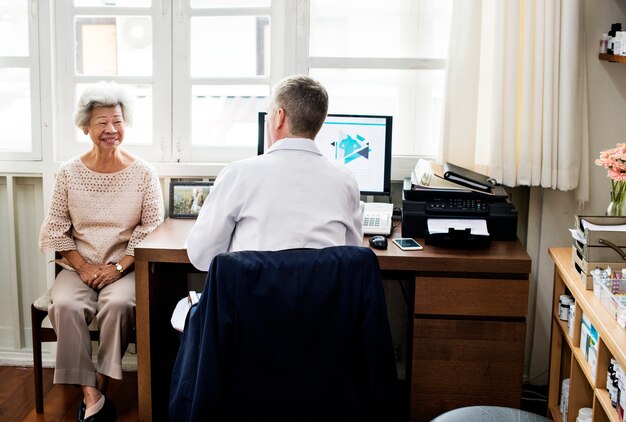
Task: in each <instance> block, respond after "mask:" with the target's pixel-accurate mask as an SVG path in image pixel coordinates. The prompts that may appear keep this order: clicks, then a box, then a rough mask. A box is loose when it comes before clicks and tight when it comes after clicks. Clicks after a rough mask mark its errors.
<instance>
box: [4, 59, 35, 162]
mask: <svg viewBox="0 0 626 422" xmlns="http://www.w3.org/2000/svg"><path fill="white" fill-rule="evenodd" d="M0 127H1V128H2V130H0V150H3V151H15V152H17V151H19V152H31V151H32V148H33V145H32V144H33V143H32V131H31V115H30V71H29V70H28V69H8V68H7V69H0Z"/></svg>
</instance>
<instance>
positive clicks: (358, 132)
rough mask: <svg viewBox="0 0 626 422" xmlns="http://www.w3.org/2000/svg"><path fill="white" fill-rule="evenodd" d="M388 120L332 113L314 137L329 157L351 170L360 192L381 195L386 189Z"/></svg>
mask: <svg viewBox="0 0 626 422" xmlns="http://www.w3.org/2000/svg"><path fill="white" fill-rule="evenodd" d="M386 131H387V121H386V119H385V118H384V117H381V116H346V115H332V114H329V115H328V117H327V119H326V121H325V122H324V124H323V125H322V128H321V130H320V131H319V133H318V134H317V136H316V137H315V143H316V144H317V146H318V148H319V149H320V151H321V152H322V154H324V155H325V156H326V157H328V158H330V159H332V160H334V161H336V162H337V163H339V164H341V165H343V166H346V167H347V168H349V169H350V170H351V171H352V173H353V174H354V175H355V177H356V179H357V182H358V183H359V188H360V190H361V192H382V191H384V188H385V183H386V182H385V180H386V177H387V176H386V172H385V149H386V148H385V147H386V142H387V141H389V142H391V140H390V139H389V140H387V138H386Z"/></svg>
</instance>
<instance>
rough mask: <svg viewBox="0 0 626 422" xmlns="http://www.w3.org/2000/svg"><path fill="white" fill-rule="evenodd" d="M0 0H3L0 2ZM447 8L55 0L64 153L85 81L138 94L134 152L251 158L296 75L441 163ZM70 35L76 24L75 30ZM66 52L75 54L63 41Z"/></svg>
mask: <svg viewBox="0 0 626 422" xmlns="http://www.w3.org/2000/svg"><path fill="white" fill-rule="evenodd" d="M0 1H1V0H0ZM451 2H452V0H444V1H442V0H389V1H385V2H380V1H378V0H341V1H336V0H297V1H293V0H273V1H271V0H159V1H151V0H125V1H121V0H73V3H72V2H70V1H67V2H57V4H56V25H57V27H56V51H57V54H56V55H57V57H56V63H57V68H56V74H57V75H58V78H57V79H58V80H59V88H58V97H57V99H56V100H57V101H56V104H57V107H58V110H60V112H59V116H58V131H57V133H58V135H57V137H58V139H59V142H61V143H62V144H63V145H62V146H61V148H58V151H59V153H58V155H59V156H58V157H56V159H58V160H63V159H67V158H69V157H71V156H75V155H77V154H80V153H82V152H84V151H85V146H86V144H88V143H89V142H90V140H89V138H88V137H86V136H85V135H83V134H82V132H81V131H79V130H78V129H77V128H75V127H74V126H73V125H72V118H71V112H72V111H73V109H74V104H75V102H76V99H77V97H78V95H79V94H80V92H81V91H82V87H83V85H84V84H87V83H92V82H97V81H99V80H114V81H117V82H118V83H122V84H125V85H126V86H127V87H128V89H129V90H130V91H131V92H132V94H133V95H134V97H135V102H136V104H135V109H136V110H135V120H136V122H135V124H134V126H133V127H132V128H129V129H128V131H127V134H126V139H125V145H126V146H127V147H128V148H129V149H130V150H131V151H132V152H136V153H137V154H138V155H140V156H141V157H143V158H146V159H148V160H151V161H154V162H164V163H176V162H181V163H192V162H212V163H219V162H228V161H231V160H234V159H238V158H244V157H247V156H252V155H254V154H255V145H256V139H257V133H256V132H257V125H256V122H257V113H258V112H259V111H264V110H265V109H266V107H267V103H268V99H269V95H270V88H271V86H272V84H274V83H275V82H277V81H278V80H280V79H281V78H282V77H284V76H285V75H288V74H292V73H308V74H310V75H311V76H313V77H315V78H317V79H319V80H320V81H321V82H322V83H323V84H324V85H325V86H326V87H327V89H328V91H329V94H330V97H331V106H330V112H332V113H349V114H378V115H393V116H394V135H393V137H394V145H393V153H394V155H396V156H402V155H407V156H434V155H436V153H437V150H438V147H439V142H440V136H441V121H442V119H441V116H442V112H443V107H442V106H443V90H444V80H445V77H444V72H445V65H446V60H445V57H446V54H447V43H448V35H447V34H448V32H449V26H450V15H451V8H452V6H451ZM68 28H69V30H68ZM68 46H69V47H68Z"/></svg>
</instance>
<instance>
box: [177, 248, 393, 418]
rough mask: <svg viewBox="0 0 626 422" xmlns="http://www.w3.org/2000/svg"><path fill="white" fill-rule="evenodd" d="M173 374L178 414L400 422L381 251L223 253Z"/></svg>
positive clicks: (214, 265) (213, 266)
mask: <svg viewBox="0 0 626 422" xmlns="http://www.w3.org/2000/svg"><path fill="white" fill-rule="evenodd" d="M172 379H173V381H172V390H171V400H170V418H172V419H185V420H195V419H198V418H206V417H211V416H214V417H218V418H219V420H250V419H258V420H265V419H267V420H294V419H295V420H377V421H380V420H393V416H392V414H393V410H392V409H393V407H394V406H393V397H394V393H395V388H396V381H397V380H396V368H395V360H394V354H393V346H392V341H391V335H390V330H389V322H388V319H387V308H386V304H385V297H384V291H383V286H382V281H381V278H380V270H379V267H378V260H377V258H376V256H375V254H374V253H373V252H372V251H371V250H370V249H369V248H363V247H352V246H338V247H331V248H325V249H319V250H314V249H307V250H289V251H279V252H252V251H250V252H235V253H227V254H221V255H219V256H218V257H216V258H215V260H214V261H213V262H212V264H211V268H210V269H209V273H208V275H207V281H206V285H205V290H204V293H203V295H202V298H201V300H200V303H199V304H198V309H197V310H196V312H195V313H194V314H193V316H192V317H191V318H190V320H189V322H188V325H187V327H186V328H185V333H184V335H183V340H182V344H181V348H180V350H179V354H178V358H177V361H176V365H175V368H174V373H173V377H172Z"/></svg>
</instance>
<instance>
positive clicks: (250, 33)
mask: <svg viewBox="0 0 626 422" xmlns="http://www.w3.org/2000/svg"><path fill="white" fill-rule="evenodd" d="M269 23H270V21H269V16H216V17H193V18H191V51H190V53H191V55H190V60H191V76H192V77H220V76H223V77H244V76H266V75H268V74H269V62H270V61H269V54H270V25H269ZM225 40H227V42H225Z"/></svg>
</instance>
